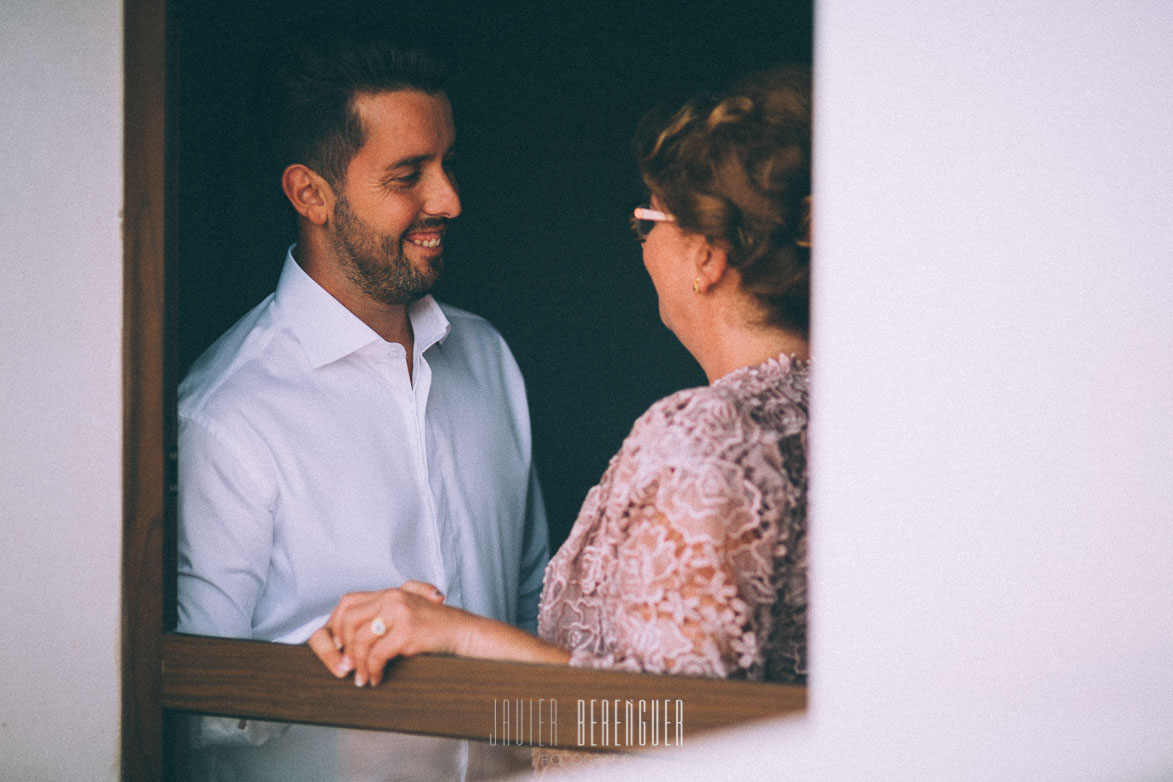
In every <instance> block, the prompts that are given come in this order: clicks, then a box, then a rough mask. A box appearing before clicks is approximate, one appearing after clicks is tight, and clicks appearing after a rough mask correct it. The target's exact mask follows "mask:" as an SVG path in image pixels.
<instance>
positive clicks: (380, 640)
mask: <svg viewBox="0 0 1173 782" xmlns="http://www.w3.org/2000/svg"><path fill="white" fill-rule="evenodd" d="M470 619H472V615H471V614H469V613H468V612H466V611H462V610H460V609H459V608H453V607H451V606H447V605H444V595H443V594H442V593H441V592H440V590H439V589H437V588H436V587H435V586H433V585H432V584H427V583H424V582H422V581H406V582H404V583H403V585H402V586H400V587H398V588H393V589H384V590H381V591H379V592H352V593H350V594H348V595H345V596H343V598H342V599H341V600H340V601H338V605H337V607H335V609H334V611H333V612H332V613H331V614H330V618H329V620H327V622H326V624H324V625H323V626H322V627H321V628H319V629H318V630H317V632H315V633H314V634H313V635H312V636H310V639H309V641H308V643H309V647H310V649H312V650H313V652H314V654H316V655H317V656H318V659H319V660H321V661H322V663H323V664H324V665H325V666H326V667H327V668H328V669H330V672H331V673H333V674H334V675H335V676H337V677H338V678H340V679H341V678H343V677H345V676H348V675H349V674H350V673H351V672H353V673H354V683H355V685H357V686H359V687H363V686H365V685H368V684H369V685H370V686H372V687H373V686H375V685H377V684H379V683H380V682H381V681H382V680H383V669H384V668H385V667H386V665H387V663H388V661H390V660H391V659H393V658H395V657H398V656H400V655H412V654H423V653H427V652H433V653H438V654H462V650H463V647H464V646H465V643H464V636H465V635H466V634H467V632H468V627H469V620H470Z"/></svg>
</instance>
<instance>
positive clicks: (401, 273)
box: [332, 196, 446, 304]
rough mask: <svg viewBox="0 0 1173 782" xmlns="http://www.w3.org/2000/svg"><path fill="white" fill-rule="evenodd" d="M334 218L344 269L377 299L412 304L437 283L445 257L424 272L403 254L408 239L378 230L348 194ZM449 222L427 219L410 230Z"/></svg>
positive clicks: (433, 261)
mask: <svg viewBox="0 0 1173 782" xmlns="http://www.w3.org/2000/svg"><path fill="white" fill-rule="evenodd" d="M334 219H335V223H336V224H335V231H334V236H333V238H332V242H333V244H334V249H335V252H336V254H337V256H338V258H339V260H340V261H341V264H342V271H343V273H344V274H345V275H346V277H347V279H349V280H350V281H351V282H353V283H354V284H355V285H357V286H358V288H359V289H360V290H361V291H362V292H363V293H365V294H367V295H368V296H370V297H371V298H372V299H374V300H375V301H378V302H382V303H383V304H411V303H412V302H414V301H417V300H418V299H421V298H423V297H424V296H425V295H426V294H428V293H430V292H431V290H432V288H434V287H435V286H436V283H437V282H438V281H439V279H440V273H441V271H442V270H443V268H444V263H443V259H442V256H436V257H435V258H434V259H432V260H431V261H430V262H429V263H428V268H427V270H426V271H420V270H419V269H417V268H416V267H415V266H413V265H412V263H411V261H410V260H409V259H408V258H407V256H406V255H404V254H403V242H404V241H406V240H405V239H403V237H402V236H398V237H392V236H387V235H386V234H380V233H378V232H377V231H375V230H374V229H373V228H371V227H370V226H369V225H367V224H366V223H365V222H363V221H362V219H361V218H360V217H358V216H357V215H356V214H355V213H354V212H353V211H351V209H350V204H349V203H348V202H347V200H346V199H345V198H344V197H341V196H340V197H339V198H338V201H337V202H336V204H335V207H334ZM445 222H446V221H445V220H444V218H436V219H434V220H425V221H421V222H420V223H417V224H415V225H413V226H411V227H410V228H408V231H411V230H419V229H420V228H434V227H439V226H442V225H443V224H444V223H445ZM404 233H407V231H404Z"/></svg>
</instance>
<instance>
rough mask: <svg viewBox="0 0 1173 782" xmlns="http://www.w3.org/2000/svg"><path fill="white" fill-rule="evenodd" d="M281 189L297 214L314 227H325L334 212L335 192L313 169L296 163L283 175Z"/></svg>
mask: <svg viewBox="0 0 1173 782" xmlns="http://www.w3.org/2000/svg"><path fill="white" fill-rule="evenodd" d="M281 189H282V190H284V191H285V197H286V198H288V199H289V203H291V204H293V208H294V209H296V210H297V213H298V214H299V215H301V216H302V217H304V218H305V219H306V220H309V221H310V222H311V223H313V224H314V225H325V224H326V221H327V220H328V219H329V217H330V215H331V214H333V212H334V190H333V188H331V187H330V184H329V183H328V182H327V181H326V180H325V179H323V178H322V177H321V176H320V175H319V174H317V173H316V172H315V171H314V170H313V169H311V168H309V167H308V166H305V165H302V164H301V163H294V164H293V165H291V166H289V167H288V168H286V169H285V171H284V172H283V173H282V174H281Z"/></svg>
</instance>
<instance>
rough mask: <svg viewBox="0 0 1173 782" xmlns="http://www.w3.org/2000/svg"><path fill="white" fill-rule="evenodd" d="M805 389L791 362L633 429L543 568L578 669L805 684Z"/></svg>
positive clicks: (561, 636)
mask: <svg viewBox="0 0 1173 782" xmlns="http://www.w3.org/2000/svg"><path fill="white" fill-rule="evenodd" d="M808 378H809V372H808V366H807V364H806V362H802V361H799V360H797V359H792V358H786V357H784V356H783V357H780V358H777V359H771V360H770V361H767V362H765V363H764V364H760V365H758V366H754V367H745V368H742V369H738V370H736V371H734V372H731V373H730V374H728V375H726V376H724V377H722V378H719V379H718V380H716V381H715V382H714V383H713V384H712V385H709V386H704V387H701V388H692V389H687V390H685V391H680V392H678V393H676V394H673V395H672V396H669V397H667V398H665V399H662V400H660V401H659V402H657V403H656V404H655V405H653V406H652V407H651V408H650V409H649V410H648V411H647V412H646V413H644V415H643V416H641V417H640V419H639V420H638V421H636V423H635V426H634V427H633V428H632V430H631V433H630V434H629V435H628V436H627V439H626V440H625V441H624V442H623V447H622V448H621V449H620V451H619V453H618V454H616V455H615V456H614V457H613V458H612V459H611V463H610V465H609V466H608V467H607V471H606V473H604V475H603V478H602V480H601V481H600V482H599V485H598V486H596V487H594V488H593V489H591V491H590V493H589V494H588V495H587V498H586V501H585V502H584V503H583V507H582V510H581V511H580V512H579V515H578V519H577V520H576V521H575V524H574V528H573V529H572V530H571V532H570V536H569V538H568V539H567V541H566V543H565V544H563V546H562V548H561V549H559V551H558V553H557V554H556V555H555V556H554V557H553V559H551V560H550V564H549V566H548V567H547V568H546V576H545V583H544V588H543V592H542V607H541V613H540V615H539V618H538V622H539V632H540V634H541V636H542V638H544V639H545V640H547V641H550V642H551V643H555V644H558V645H559V646H562V647H564V648H567V649H569V650H570V652H571V661H570V664H571V665H575V666H580V667H595V668H615V669H620V670H629V671H646V672H652V673H671V674H690V675H699V676H713V677H732V678H749V679H769V680H774V681H782V682H791V683H801V682H803V681H804V680H805V676H806V604H807V598H806V483H807V479H806V475H807V472H806V426H807V398H808Z"/></svg>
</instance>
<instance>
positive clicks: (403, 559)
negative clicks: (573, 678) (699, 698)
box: [178, 248, 547, 643]
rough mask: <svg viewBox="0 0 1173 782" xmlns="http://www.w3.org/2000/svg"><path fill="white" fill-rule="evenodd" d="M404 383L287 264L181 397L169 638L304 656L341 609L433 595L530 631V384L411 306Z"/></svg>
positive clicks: (452, 314)
mask: <svg viewBox="0 0 1173 782" xmlns="http://www.w3.org/2000/svg"><path fill="white" fill-rule="evenodd" d="M409 315H410V318H411V323H412V328H413V331H414V335H415V355H414V356H413V362H412V364H413V367H414V370H413V377H412V378H411V379H410V380H409V378H408V373H407V364H406V358H405V355H404V351H403V348H402V347H401V346H400V345H398V344H396V343H389V342H386V341H384V340H383V339H382V338H381V337H380V336H379V335H378V334H376V333H375V332H374V331H373V330H371V328H370V327H369V326H367V325H366V324H365V323H363V322H362V321H361V320H359V319H358V318H357V317H355V316H354V315H353V314H352V313H351V312H350V311H349V310H347V309H346V308H345V307H343V306H342V304H340V303H339V302H338V301H337V300H336V299H334V298H333V297H332V296H330V295H329V294H328V293H327V292H326V291H325V290H324V289H322V288H321V287H320V286H319V285H318V284H317V283H315V282H314V281H313V280H312V279H310V277H309V276H308V275H307V274H306V273H305V272H304V271H302V269H301V267H300V266H298V265H297V262H296V261H294V260H293V255H292V248H291V251H290V253H289V254H287V256H286V259H285V266H284V269H283V270H282V272H281V278H280V281H279V282H278V284H277V290H276V292H275V293H274V294H273V295H271V296H270V297H268V298H267V299H266V300H265V301H263V302H262V303H261V304H259V305H258V306H257V307H256V308H255V309H253V310H252V312H250V313H249V314H248V315H246V316H245V317H244V318H242V319H241V320H240V321H239V322H237V323H236V325H235V326H233V327H232V328H231V329H229V330H228V332H227V333H225V334H224V336H222V337H221V338H220V339H219V340H218V341H217V342H216V343H215V344H214V345H213V346H212V347H211V348H210V349H209V350H208V351H207V352H206V353H205V354H204V355H203V356H202V357H201V358H200V359H199V361H197V362H196V364H195V365H194V366H193V367H192V370H191V372H190V373H189V374H188V376H187V378H186V379H185V380H184V381H183V383H182V384H181V386H180V390H179V568H178V569H179V627H178V629H179V631H180V632H187V633H197V634H201V635H215V636H226V637H233V638H256V639H263V640H269V641H281V642H288V643H302V642H304V641H305V640H306V639H307V638H309V636H310V635H311V634H312V633H313V631H314V630H316V629H317V628H318V627H320V626H321V625H322V623H323V622H324V621H325V619H326V618H327V617H328V616H329V613H330V611H331V610H332V609H333V608H334V606H335V605H336V604H337V602H338V598H340V597H341V596H342V595H343V594H345V593H346V592H354V591H359V590H371V589H383V588H386V587H389V586H398V585H399V584H400V583H402V582H403V581H406V580H407V579H409V578H414V579H418V580H420V581H426V582H429V583H432V584H435V585H436V586H437V587H439V588H440V590H441V591H442V592H443V593H444V594H445V595H446V597H447V602H448V603H450V604H452V605H455V606H459V607H461V608H465V609H467V610H469V611H472V612H474V613H477V614H481V615H483V616H491V617H494V618H496V619H500V620H502V621H506V622H510V623H513V624H518V625H521V626H523V627H527V628H530V629H534V628H535V627H536V617H537V604H538V596H539V594H540V592H541V582H542V572H543V569H544V567H545V563H546V559H547V549H546V519H545V511H544V509H543V506H542V502H541V497H540V492H539V490H538V486H537V480H536V478H535V474H534V470H533V465H532V461H531V458H530V430H529V414H528V408H527V405H526V399H525V388H524V385H523V383H522V378H521V372H520V371H519V370H518V368H517V365H516V363H515V362H514V360H513V356H512V355H511V354H510V352H509V348H508V347H506V345H505V342H504V340H503V339H502V338H501V336H500V335H499V334H498V333H497V332H496V331H495V330H494V329H493V327H492V326H490V325H489V324H488V322H486V321H485V320H483V319H482V318H479V317H477V316H475V315H470V314H469V313H466V312H463V311H461V310H458V309H455V308H452V307H447V306H441V305H438V304H437V303H436V302H435V300H433V299H432V298H431V297H430V296H427V297H424V298H423V299H421V300H420V301H418V302H416V303H415V304H414V305H412V306H411V308H410V311H409Z"/></svg>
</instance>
